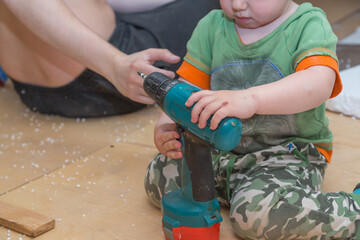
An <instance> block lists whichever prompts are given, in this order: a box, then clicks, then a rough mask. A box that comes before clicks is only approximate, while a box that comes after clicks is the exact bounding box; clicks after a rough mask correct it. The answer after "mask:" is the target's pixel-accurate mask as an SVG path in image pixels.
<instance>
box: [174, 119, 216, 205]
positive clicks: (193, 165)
mask: <svg viewBox="0 0 360 240" xmlns="http://www.w3.org/2000/svg"><path fill="white" fill-rule="evenodd" d="M179 126H180V125H178V128H179ZM180 134H182V137H183V143H182V144H183V146H182V148H183V154H184V155H183V156H184V158H185V161H186V165H187V167H188V171H189V172H190V178H191V184H192V195H193V198H194V200H195V201H198V202H208V201H211V200H213V199H214V198H215V183H214V181H215V180H214V172H213V166H212V160H211V146H210V144H208V143H206V142H205V141H204V140H202V139H201V138H199V137H197V136H196V135H194V134H192V133H191V132H190V131H186V130H181V132H180ZM186 170H187V169H183V171H186ZM183 176H185V177H186V176H188V174H185V173H183ZM184 182H186V180H185V181H183V183H184Z"/></svg>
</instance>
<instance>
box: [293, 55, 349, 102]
mask: <svg viewBox="0 0 360 240" xmlns="http://www.w3.org/2000/svg"><path fill="white" fill-rule="evenodd" d="M316 65H322V66H327V67H330V68H332V69H334V71H335V72H336V80H335V84H334V88H333V91H332V93H331V96H330V98H333V97H336V96H337V95H339V93H340V92H341V90H342V83H341V78H340V74H339V65H338V63H337V61H336V60H335V59H334V58H332V57H330V56H324V55H314V56H309V57H306V58H304V59H303V60H302V61H301V62H299V64H298V65H297V67H296V70H295V71H296V72H298V71H301V70H304V69H307V68H309V67H312V66H316Z"/></svg>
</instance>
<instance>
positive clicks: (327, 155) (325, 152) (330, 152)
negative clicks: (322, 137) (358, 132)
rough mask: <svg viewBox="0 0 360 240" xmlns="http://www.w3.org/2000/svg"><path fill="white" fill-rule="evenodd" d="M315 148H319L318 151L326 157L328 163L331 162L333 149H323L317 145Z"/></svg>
mask: <svg viewBox="0 0 360 240" xmlns="http://www.w3.org/2000/svg"><path fill="white" fill-rule="evenodd" d="M317 150H319V152H320V153H321V154H322V155H324V157H325V158H326V161H327V162H328V163H330V162H331V156H332V153H333V150H325V149H323V148H319V147H317Z"/></svg>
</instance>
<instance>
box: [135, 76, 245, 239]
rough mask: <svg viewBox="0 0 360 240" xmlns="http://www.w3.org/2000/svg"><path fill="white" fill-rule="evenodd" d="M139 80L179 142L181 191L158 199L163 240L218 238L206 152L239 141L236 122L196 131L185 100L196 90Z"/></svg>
mask: <svg viewBox="0 0 360 240" xmlns="http://www.w3.org/2000/svg"><path fill="white" fill-rule="evenodd" d="M139 75H140V76H142V77H143V78H144V90H145V92H146V93H147V94H148V95H149V96H150V97H151V98H153V99H154V100H155V102H156V103H157V104H158V105H159V106H160V107H161V108H162V110H163V111H164V112H165V113H166V114H167V115H168V116H169V117H170V118H171V119H172V120H173V121H174V122H176V124H177V130H178V132H179V133H180V136H181V137H180V141H181V143H182V152H183V159H182V171H181V176H180V178H181V186H182V187H181V189H177V190H174V191H171V192H169V193H167V194H165V195H164V196H163V197H162V199H161V210H162V214H163V219H162V225H163V231H164V235H165V239H167V240H178V239H179V240H180V239H181V240H202V239H204V240H205V239H206V240H218V239H219V234H220V222H221V221H222V217H221V215H220V204H219V202H218V201H217V199H216V198H215V186H214V182H215V180H214V172H213V167H212V160H211V148H212V147H213V148H216V149H218V150H220V151H230V150H232V149H234V148H235V147H236V145H237V144H238V142H239V141H240V138H241V133H242V124H241V121H240V120H239V119H237V118H229V117H228V118H225V119H223V120H222V121H221V122H220V123H219V126H218V127H217V128H216V129H215V130H211V129H210V120H209V121H208V123H207V125H206V127H205V128H203V129H200V128H199V127H198V126H197V125H196V124H194V123H192V122H191V111H192V107H190V108H189V107H186V106H185V102H186V101H187V99H188V98H189V97H190V96H191V94H192V93H194V92H197V91H200V90H201V89H200V88H198V87H196V86H193V85H190V84H188V83H185V82H182V81H179V80H175V79H171V78H169V77H167V76H166V75H164V74H162V73H159V72H153V73H151V74H149V75H148V76H145V75H144V74H142V73H139Z"/></svg>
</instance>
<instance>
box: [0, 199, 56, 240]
mask: <svg viewBox="0 0 360 240" xmlns="http://www.w3.org/2000/svg"><path fill="white" fill-rule="evenodd" d="M0 225H2V226H4V227H6V228H9V229H11V230H14V231H17V232H20V233H22V234H25V235H27V236H30V237H37V236H39V235H40V234H42V233H44V232H47V231H49V230H51V229H53V228H54V227H55V220H54V219H51V218H49V217H47V216H45V215H43V214H40V213H37V212H33V211H30V210H28V209H25V208H22V207H18V206H15V205H12V204H10V203H6V202H3V201H0Z"/></svg>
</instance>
